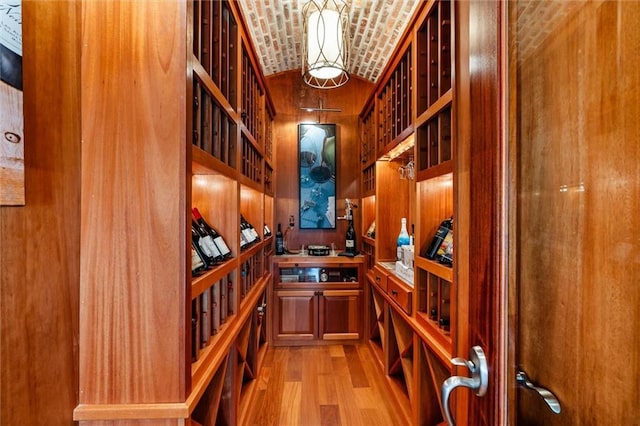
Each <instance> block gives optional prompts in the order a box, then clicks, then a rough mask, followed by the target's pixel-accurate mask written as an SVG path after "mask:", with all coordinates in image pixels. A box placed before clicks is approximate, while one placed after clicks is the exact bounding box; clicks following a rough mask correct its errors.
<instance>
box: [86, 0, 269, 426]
mask: <svg viewBox="0 0 640 426" xmlns="http://www.w3.org/2000/svg"><path fill="white" fill-rule="evenodd" d="M237 7H238V6H237V3H235V2H230V1H220V2H218V1H215V2H214V1H204V0H189V1H184V2H169V3H166V2H163V3H162V4H157V3H154V2H128V1H113V2H93V1H83V2H82V10H83V14H82V17H81V20H82V26H83V28H85V29H86V31H83V34H85V36H86V37H85V39H84V43H83V44H82V47H81V49H82V55H81V56H82V73H81V74H82V87H84V88H85V89H83V91H82V95H81V96H82V117H81V120H82V138H83V141H84V142H83V152H82V160H83V161H82V164H83V170H82V179H81V182H82V185H81V187H82V199H81V204H82V209H81V219H82V220H81V222H82V223H83V226H82V232H81V250H80V259H81V261H80V264H81V277H80V297H81V309H80V318H79V324H80V343H79V360H80V365H79V389H80V391H79V405H78V406H77V407H76V409H75V411H74V419H75V420H77V421H80V423H81V424H91V423H92V422H94V421H97V422H102V423H109V424H149V422H153V423H154V424H163V425H184V424H187V425H189V424H202V425H213V424H240V423H242V420H243V418H242V416H243V412H244V411H243V404H244V403H245V401H246V400H247V396H248V395H250V394H251V392H252V389H253V379H255V377H256V375H257V373H258V371H259V368H260V364H261V359H262V357H263V356H264V353H265V351H266V347H267V329H266V327H265V322H266V321H265V311H266V310H267V309H268V305H267V303H266V299H267V298H266V288H267V283H268V282H270V280H271V256H272V252H273V240H272V237H271V236H269V235H265V234H264V233H263V228H264V225H265V224H266V225H268V227H269V228H270V229H273V204H274V203H273V194H274V187H273V182H274V179H273V175H274V174H275V168H274V167H273V163H272V158H271V155H272V154H271V151H272V148H271V144H272V142H271V140H272V139H271V136H270V135H269V134H268V133H269V132H270V131H271V129H272V125H271V121H272V120H273V118H274V116H275V110H274V109H273V106H272V104H271V102H270V99H269V95H268V92H267V90H266V87H265V84H264V79H263V77H262V75H261V74H260V72H259V69H260V68H259V66H258V64H257V61H256V59H255V55H254V54H253V51H252V47H251V45H250V44H249V42H248V41H247V40H248V39H249V38H248V36H247V34H246V28H245V25H244V22H243V20H242V17H241V14H240V13H239V10H238V9H237ZM122 22H127V25H126V27H125V26H122V25H121V24H120V23H122ZM167 23H171V24H170V25H171V26H170V27H167ZM114 28H116V30H114ZM141 28H144V31H141V30H140V29H141ZM115 45H117V46H119V48H118V55H112V53H113V52H114V50H113V46H115ZM132 64H133V65H132ZM114 69H116V70H118V72H113V70H114ZM116 76H117V78H118V79H119V80H118V82H117V83H113V81H114V79H116ZM185 76H186V78H185ZM129 82H130V84H129ZM240 100H242V101H240ZM106 105H108V106H109V107H108V108H105V106H106ZM96 117H99V119H96ZM267 177H268V181H267ZM193 207H197V208H198V210H199V211H200V213H201V214H202V216H203V217H204V218H205V220H206V221H207V222H208V223H209V224H210V225H212V226H213V227H215V229H216V230H217V231H218V232H219V233H220V234H222V236H223V237H224V238H225V240H226V242H227V245H228V247H229V248H230V250H231V252H232V258H230V259H227V260H225V261H224V262H222V263H220V264H218V265H216V266H215V267H213V268H211V269H209V270H207V271H206V272H204V273H203V274H201V275H199V276H198V277H192V275H191V261H192V257H191V235H190V232H189V230H190V229H189V228H190V226H191V210H192V208H193ZM241 215H242V216H243V217H244V218H245V219H246V220H247V221H248V222H250V223H251V224H252V225H253V226H254V227H255V228H256V229H257V230H258V233H259V236H260V241H259V242H257V243H255V244H253V245H252V246H250V247H248V248H246V249H245V250H242V249H241V244H240V241H241V238H240V217H241ZM105 258H106V259H110V261H109V262H105V261H104V259H105Z"/></svg>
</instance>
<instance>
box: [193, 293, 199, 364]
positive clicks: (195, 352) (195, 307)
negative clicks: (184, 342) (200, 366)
mask: <svg viewBox="0 0 640 426" xmlns="http://www.w3.org/2000/svg"><path fill="white" fill-rule="evenodd" d="M198 347H199V344H198V305H197V303H196V299H194V300H192V301H191V362H196V361H197V360H198Z"/></svg>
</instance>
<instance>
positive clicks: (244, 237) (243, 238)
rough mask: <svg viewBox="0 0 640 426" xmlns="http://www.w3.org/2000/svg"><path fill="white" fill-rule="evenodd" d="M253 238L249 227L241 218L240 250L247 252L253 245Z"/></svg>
mask: <svg viewBox="0 0 640 426" xmlns="http://www.w3.org/2000/svg"><path fill="white" fill-rule="evenodd" d="M251 237H252V236H251V233H250V232H249V229H248V228H247V225H246V224H245V223H244V221H243V220H242V216H241V217H240V250H245V249H247V248H248V247H249V246H250V245H251V243H252V242H253V241H252V238H251Z"/></svg>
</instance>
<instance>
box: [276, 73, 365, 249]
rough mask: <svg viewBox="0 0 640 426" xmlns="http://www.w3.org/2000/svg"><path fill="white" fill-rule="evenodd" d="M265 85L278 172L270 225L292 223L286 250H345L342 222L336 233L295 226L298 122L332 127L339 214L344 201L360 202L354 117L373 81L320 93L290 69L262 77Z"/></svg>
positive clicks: (357, 215)
mask: <svg viewBox="0 0 640 426" xmlns="http://www.w3.org/2000/svg"><path fill="white" fill-rule="evenodd" d="M266 81H267V86H268V88H269V92H270V93H271V97H272V99H273V100H274V106H275V110H276V117H275V121H274V137H273V141H274V151H275V164H276V170H277V177H276V207H275V223H274V226H276V227H277V224H278V223H281V224H282V226H283V231H284V229H285V228H286V227H287V225H288V223H289V216H290V215H293V216H294V217H295V220H296V226H295V230H294V231H291V232H290V234H289V248H291V249H299V248H300V245H301V244H304V245H307V244H313V243H326V244H330V243H332V242H333V243H335V244H336V247H338V248H340V249H344V237H345V233H346V231H347V222H346V221H344V220H338V221H337V222H336V229H335V230H318V231H316V230H300V227H299V225H300V224H299V223H298V218H299V214H298V209H299V203H298V168H297V167H298V154H297V150H298V124H299V123H303V122H318V121H319V122H321V123H335V124H336V125H337V126H336V127H337V129H336V131H337V136H338V153H337V155H338V171H337V173H338V178H337V187H336V215H337V216H342V215H344V199H345V198H351V199H355V200H356V203H359V199H358V197H359V194H360V173H361V162H360V158H359V144H360V141H359V140H358V135H359V132H358V114H359V113H360V111H361V110H362V107H363V106H364V102H365V101H366V98H367V96H368V95H369V94H370V93H371V91H372V90H373V83H370V82H368V81H366V80H362V79H359V78H357V77H354V76H352V77H351V80H350V81H349V82H348V83H347V84H346V85H344V86H342V87H340V88H337V89H329V90H320V89H313V88H311V87H308V86H306V85H305V84H304V83H303V81H302V77H301V75H300V71H289V72H284V73H280V74H277V75H273V76H270V77H267V79H266ZM320 102H322V105H323V106H324V107H325V108H340V109H342V112H339V113H327V112H322V113H318V112H308V111H304V110H302V109H300V108H303V107H318V106H319V105H320ZM355 218H356V221H355V223H354V227H355V229H361V225H360V209H359V208H358V209H356V210H355Z"/></svg>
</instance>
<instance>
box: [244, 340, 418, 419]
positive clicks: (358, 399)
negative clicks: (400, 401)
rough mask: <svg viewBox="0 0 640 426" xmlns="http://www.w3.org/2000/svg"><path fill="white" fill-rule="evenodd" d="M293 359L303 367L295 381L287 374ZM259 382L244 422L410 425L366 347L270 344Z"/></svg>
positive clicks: (293, 361)
mask: <svg viewBox="0 0 640 426" xmlns="http://www.w3.org/2000/svg"><path fill="white" fill-rule="evenodd" d="M290 363H294V364H296V365H299V366H300V367H301V375H300V376H298V377H297V378H295V379H293V378H292V377H290V378H289V379H286V378H285V377H287V376H286V374H285V372H286V370H288V369H289V364H290ZM296 368H297V367H296ZM291 379H293V380H291ZM259 380H263V381H264V383H265V386H264V389H261V390H259V391H258V392H257V393H256V397H255V398H254V399H253V401H252V403H251V409H250V413H249V417H248V418H247V421H246V423H245V424H250V425H288V426H294V425H305V426H312V425H380V426H388V425H398V426H401V425H405V424H407V422H406V421H405V420H404V417H403V415H402V414H401V413H399V412H398V411H397V407H396V405H395V404H394V402H393V401H394V397H393V396H392V395H391V394H390V393H389V388H388V385H387V383H386V379H385V378H384V376H383V374H382V371H381V370H380V369H379V367H378V364H377V362H376V361H375V360H374V358H373V356H372V354H371V352H370V351H369V349H368V347H367V346H366V345H355V346H351V345H345V346H342V345H338V346H307V347H297V348H293V347H291V348H270V349H269V350H268V351H267V356H266V357H265V364H264V368H263V369H262V371H261V373H260V375H259Z"/></svg>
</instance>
